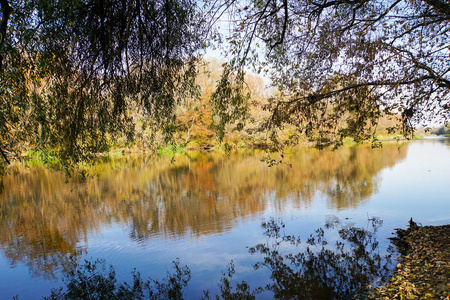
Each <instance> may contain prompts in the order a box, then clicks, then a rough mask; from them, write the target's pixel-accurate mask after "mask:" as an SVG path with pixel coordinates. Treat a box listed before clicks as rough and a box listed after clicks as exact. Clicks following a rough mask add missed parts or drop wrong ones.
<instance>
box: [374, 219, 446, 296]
mask: <svg viewBox="0 0 450 300" xmlns="http://www.w3.org/2000/svg"><path fill="white" fill-rule="evenodd" d="M397 234H398V238H397V239H395V240H394V244H395V245H396V246H397V247H398V249H399V251H400V253H401V257H400V260H399V264H398V265H397V269H396V271H395V274H394V275H393V277H392V279H391V281H390V282H389V283H387V284H386V285H384V286H381V287H378V288H377V289H376V290H375V291H374V292H373V293H372V294H371V295H370V297H369V299H402V300H403V299H446V300H448V299H450V225H443V226H423V227H422V226H418V225H417V224H416V223H414V222H413V221H412V220H411V221H410V226H409V228H408V229H407V230H402V229H398V231H397Z"/></svg>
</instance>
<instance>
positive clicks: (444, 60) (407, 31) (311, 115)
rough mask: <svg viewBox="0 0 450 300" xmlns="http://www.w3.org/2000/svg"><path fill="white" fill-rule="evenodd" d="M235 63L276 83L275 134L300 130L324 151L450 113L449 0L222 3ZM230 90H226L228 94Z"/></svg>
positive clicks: (273, 103) (445, 117) (257, 0)
mask: <svg viewBox="0 0 450 300" xmlns="http://www.w3.org/2000/svg"><path fill="white" fill-rule="evenodd" d="M216 8H217V9H218V10H220V11H222V12H223V13H224V15H226V16H227V17H228V18H230V20H231V22H230V24H233V25H232V26H231V27H232V34H231V35H230V36H229V37H228V40H229V45H230V46H229V49H228V51H229V53H231V54H232V55H233V59H232V60H231V62H230V65H231V67H232V68H234V69H235V70H237V71H240V70H243V69H244V68H246V67H253V68H254V70H256V71H261V72H265V73H266V74H267V75H268V76H270V78H271V80H272V83H273V85H274V86H275V87H276V88H278V89H279V90H280V91H281V93H282V95H281V96H280V97H273V98H272V100H271V105H270V107H269V110H270V111H271V118H269V119H268V120H267V127H268V128H269V129H272V130H274V131H276V129H278V128H282V127H283V126H285V125H287V124H291V125H295V126H297V127H298V128H299V129H300V131H303V132H304V133H306V134H307V135H308V136H309V137H310V138H311V139H314V140H316V141H317V142H318V144H319V145H322V146H325V145H328V144H331V143H337V144H340V142H341V141H342V139H343V138H344V137H346V136H350V137H353V138H355V139H356V140H362V139H368V138H375V134H376V130H375V129H376V124H377V120H378V119H379V117H380V116H381V115H384V114H388V115H389V114H400V115H401V117H402V125H403V126H402V128H401V129H403V132H404V133H405V134H406V135H408V134H411V133H412V129H413V127H414V126H416V125H418V124H421V123H426V122H427V121H429V120H432V119H438V120H441V121H444V122H446V121H447V120H448V118H449V116H450V106H449V105H450V100H449V99H450V95H449V91H450V36H449V30H450V3H449V2H448V1H440V0H388V1H385V0H317V1H316V0H304V1H303V0H302V1H288V0H249V1H236V0H224V1H222V2H221V3H220V4H218V5H217V7H216ZM222 89H223V88H222Z"/></svg>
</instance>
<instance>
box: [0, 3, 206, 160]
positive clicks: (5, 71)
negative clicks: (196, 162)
mask: <svg viewBox="0 0 450 300" xmlns="http://www.w3.org/2000/svg"><path fill="white" fill-rule="evenodd" d="M0 5H1V22H0V33H1V43H0V51H1V53H0V54H1V57H0V136H1V137H0V149H1V154H2V156H3V157H4V158H5V161H8V157H7V156H8V153H10V152H20V151H23V150H24V148H26V147H27V146H28V148H30V147H31V148H40V149H50V148H51V149H54V150H55V151H56V153H57V154H58V156H59V157H60V158H62V159H63V162H64V164H63V165H64V166H65V168H69V169H70V167H71V166H73V165H75V164H76V163H77V162H79V161H83V160H88V159H91V158H92V157H93V156H94V154H95V153H97V152H99V151H104V150H105V149H106V148H107V147H108V142H107V140H108V137H110V138H112V139H114V138H115V137H117V134H119V133H120V134H126V136H127V137H128V138H129V139H132V138H133V133H134V126H135V124H134V122H133V119H132V118H131V116H130V107H134V106H135V105H138V106H139V107H140V108H141V110H142V111H143V112H144V113H145V115H146V116H148V117H149V118H151V119H152V120H153V123H154V125H156V126H160V127H162V128H163V130H165V131H166V132H167V133H169V136H170V130H171V127H170V126H169V125H170V124H171V122H172V121H173V120H174V118H175V116H174V107H175V105H176V104H177V103H178V102H179V101H180V99H182V98H183V97H186V96H188V95H189V96H192V95H195V94H196V93H197V88H196V84H195V77H196V74H197V71H196V60H197V57H198V54H199V53H200V51H201V50H202V49H203V48H204V47H205V46H206V45H205V43H204V37H205V36H207V31H206V30H207V29H208V27H207V22H206V21H205V20H206V19H205V18H204V15H203V14H202V13H201V8H200V7H198V6H197V4H196V1H192V0H157V1H149V0H134V1H121V0H71V1H46V0H37V1H31V0H21V1H8V0H3V1H1V2H0Z"/></svg>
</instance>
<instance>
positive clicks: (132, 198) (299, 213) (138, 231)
mask: <svg viewBox="0 0 450 300" xmlns="http://www.w3.org/2000/svg"><path fill="white" fill-rule="evenodd" d="M264 155H265V154H264V153H263V152H258V151H251V150H248V151H238V152H233V153H231V154H230V155H226V154H225V153H221V152H186V153H184V154H180V155H177V156H176V157H175V159H174V160H171V158H167V157H162V158H155V157H150V156H144V155H127V156H124V157H118V158H114V159H105V160H104V161H103V162H102V163H100V164H98V165H96V166H95V167H92V168H91V169H90V170H89V174H91V175H92V176H91V177H88V178H87V179H86V180H85V181H83V182H80V181H74V180H69V182H68V183H67V182H66V178H65V176H64V174H62V173H60V172H56V171H53V170H49V169H47V168H45V167H42V166H36V167H24V166H23V165H21V164H17V165H15V166H13V167H11V169H10V172H9V175H7V176H6V177H5V179H4V184H5V190H4V191H3V193H2V194H0V211H1V215H0V299H12V298H13V296H15V295H19V297H20V299H21V300H24V299H40V298H41V297H42V296H49V295H50V292H51V289H52V288H56V287H59V286H61V285H63V283H62V277H63V275H64V274H66V273H67V272H68V271H70V270H71V269H73V268H74V267H75V266H76V265H77V264H82V263H83V262H84V260H89V261H94V260H96V259H98V258H101V259H104V261H105V262H106V264H107V265H112V266H113V267H114V269H115V271H116V275H117V278H118V280H119V281H123V280H125V281H130V280H131V278H132V275H131V272H132V271H133V269H136V270H137V271H139V272H140V274H141V276H142V277H143V278H147V277H148V276H151V277H152V278H154V279H161V278H162V277H164V276H165V275H166V273H167V272H168V271H169V272H170V271H171V270H173V261H174V260H176V259H178V261H179V262H180V265H187V266H188V267H189V269H190V270H191V276H192V278H191V280H190V281H189V284H188V286H187V288H186V289H185V290H184V296H185V298H187V299H199V298H200V297H201V296H202V295H203V291H204V290H209V292H210V294H211V295H214V294H216V293H218V292H219V289H218V286H217V285H218V283H219V282H220V278H221V277H222V276H223V275H222V273H223V272H225V271H226V270H227V265H228V264H229V263H230V262H231V261H232V262H233V264H234V269H235V274H234V276H233V278H232V283H233V284H235V283H236V282H241V281H242V280H245V281H246V282H247V283H248V284H249V285H250V287H255V288H256V287H257V286H264V285H266V284H267V283H270V282H271V280H270V279H269V277H270V275H271V271H270V269H269V268H267V265H266V266H264V265H262V266H261V267H260V268H259V269H257V270H255V268H254V265H255V264H257V263H258V262H261V261H263V260H264V257H267V255H266V256H265V255H264V254H263V253H261V252H260V251H259V250H260V249H261V245H266V246H273V245H274V244H273V241H276V240H277V239H276V238H274V237H273V236H268V235H267V232H266V230H267V224H272V225H274V224H275V225H280V226H281V227H280V228H282V230H283V234H285V235H295V236H296V237H300V238H301V240H302V241H301V244H299V245H292V244H289V243H288V244H286V243H282V244H281V246H279V247H280V251H282V252H283V253H289V252H292V253H298V252H299V251H300V252H301V251H304V250H305V249H306V248H308V247H310V248H314V247H315V248H314V249H315V250H313V251H314V253H316V254H318V255H319V253H320V251H321V249H322V250H323V249H324V247H325V248H326V249H328V250H330V251H332V253H335V254H336V253H337V250H336V247H338V246H335V245H339V244H338V243H337V244H336V242H339V241H340V239H342V232H340V231H339V229H342V228H347V229H348V228H361V229H366V230H368V231H370V230H372V231H371V232H372V233H374V234H375V235H376V239H377V242H376V243H372V244H370V245H368V246H371V247H373V249H374V251H375V254H374V255H373V258H374V259H376V260H378V256H380V257H384V256H385V255H388V254H389V253H391V252H392V251H391V250H390V249H389V246H390V243H389V240H388V238H389V237H391V236H392V233H393V232H394V229H395V228H400V227H402V228H404V227H406V226H407V224H408V221H409V219H410V218H411V217H412V218H413V220H414V221H415V222H417V223H421V224H424V225H441V224H448V223H450V196H449V193H448V187H449V184H450V181H449V180H450V141H449V140H448V139H438V138H436V139H424V140H417V141H412V142H407V143H402V142H400V143H396V142H392V143H391V142H386V143H384V145H383V147H382V148H380V149H371V148H370V147H369V146H366V145H359V146H344V147H342V148H340V149H338V150H336V151H330V150H322V151H319V150H316V149H309V148H299V149H295V150H286V151H285V153H284V155H283V158H282V159H281V158H280V157H279V156H274V158H275V162H276V164H275V165H274V166H270V167H269V166H268V164H267V162H264V161H261V159H262V157H263V156H264ZM264 224H265V225H266V227H265V228H262V225H263V226H264ZM330 224H331V225H330ZM333 224H334V225H333ZM319 228H323V229H325V230H324V233H323V234H322V238H324V239H326V240H327V242H326V243H322V244H321V245H319V246H318V245H317V244H313V243H307V239H308V237H310V236H311V235H313V236H315V235H317V234H319V235H320V231H319V233H317V231H316V230H317V229H319ZM265 232H266V235H264V233H265ZM347 237H348V236H347ZM278 239H280V237H278ZM256 245H260V247H259V248H258V247H256V248H254V247H255V246H256ZM323 245H326V246H323ZM351 247H353V246H351V243H350V244H346V246H345V247H344V248H345V249H351ZM302 249H303V250H302ZM333 251H334V252H333ZM339 251H340V250H339ZM369 252H370V251H369ZM372 252H373V251H372ZM341 254H342V253H341ZM378 254H379V255H378ZM371 255H372V254H371ZM392 255H393V256H392V258H393V259H394V258H395V256H396V254H395V252H393V254H392ZM335 256H336V257H338V258H339V259H340V260H342V257H345V255H344V256H342V255H340V256H339V255H337V254H336V255H335ZM314 259H316V258H314ZM353 261H354V259H352V262H351V263H350V264H353ZM303 263H304V264H305V261H303ZM378 263H381V264H383V265H385V266H386V268H388V269H389V270H392V267H393V266H394V265H395V260H393V261H392V262H388V261H385V260H383V259H381V260H380V261H378ZM330 265H332V264H331V263H330V262H324V263H322V264H321V266H330ZM342 267H343V268H348V265H347V267H346V266H339V268H342ZM302 268H305V267H304V266H303V267H302ZM339 268H337V269H334V271H329V272H331V273H330V274H335V276H336V277H339V274H338V273H339V272H342V271H337V270H340V269H339ZM302 272H303V271H302ZM333 272H334V273H333ZM380 272H381V271H380ZM313 273H314V272H312V271H311V274H313ZM308 274H309V273H308ZM311 274H309V275H305V274H303V275H304V276H309V277H305V278H307V279H308V280H309V281H311V276H313V275H311ZM303 275H302V276H303ZM378 275H380V274H376V272H375V273H374V274H371V277H370V278H365V280H366V281H367V280H369V281H372V280H375V279H376V278H377V277H378ZM380 276H381V275H380ZM366 283H367V282H366ZM338 284H340V285H345V284H347V283H345V282H339V281H338ZM357 285H358V283H357V284H356V285H355V287H357ZM359 285H362V283H360V284H359ZM355 287H351V288H352V289H354V288H355ZM273 296H274V293H273V291H265V292H262V293H260V294H258V295H257V298H272V297H273Z"/></svg>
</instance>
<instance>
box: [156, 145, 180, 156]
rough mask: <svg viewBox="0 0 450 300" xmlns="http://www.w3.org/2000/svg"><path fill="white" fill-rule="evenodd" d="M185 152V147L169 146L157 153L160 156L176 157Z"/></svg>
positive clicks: (159, 149) (161, 148) (160, 148)
mask: <svg viewBox="0 0 450 300" xmlns="http://www.w3.org/2000/svg"><path fill="white" fill-rule="evenodd" d="M185 151H186V148H185V147H182V146H176V145H169V146H164V147H159V148H158V150H156V153H157V154H158V156H174V155H175V154H181V153H184V152H185Z"/></svg>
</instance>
